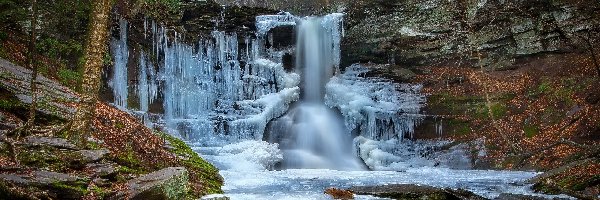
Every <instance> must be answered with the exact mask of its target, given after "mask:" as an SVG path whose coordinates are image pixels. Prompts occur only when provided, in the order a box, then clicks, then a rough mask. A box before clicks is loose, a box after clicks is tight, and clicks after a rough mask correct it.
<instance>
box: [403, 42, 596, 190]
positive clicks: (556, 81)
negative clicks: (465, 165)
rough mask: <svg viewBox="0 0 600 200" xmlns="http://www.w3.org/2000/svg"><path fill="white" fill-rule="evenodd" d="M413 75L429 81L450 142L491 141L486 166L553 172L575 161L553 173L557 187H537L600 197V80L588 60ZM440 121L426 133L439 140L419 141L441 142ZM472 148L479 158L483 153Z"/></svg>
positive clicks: (546, 58) (561, 58)
mask: <svg viewBox="0 0 600 200" xmlns="http://www.w3.org/2000/svg"><path fill="white" fill-rule="evenodd" d="M414 71H416V72H418V73H417V74H418V75H417V76H416V77H415V79H414V80H413V82H415V83H422V84H424V88H423V92H424V93H426V94H427V95H428V100H427V105H426V107H425V114H429V115H433V116H436V118H435V120H434V121H435V122H436V123H442V124H443V131H442V135H443V137H445V138H450V139H454V140H456V141H463V142H472V141H476V140H483V141H484V144H485V151H486V152H485V156H484V157H483V158H481V159H482V160H485V162H482V163H487V166H479V167H482V168H496V169H535V170H541V171H548V170H552V169H555V168H557V166H564V165H567V164H570V165H571V167H570V168H569V169H562V170H553V171H552V172H553V173H554V175H553V176H551V177H550V176H548V177H545V178H546V179H544V180H545V181H546V182H548V181H549V182H548V183H551V184H546V186H548V187H541V186H539V187H538V189H539V190H543V191H545V192H550V193H552V192H556V189H557V187H554V186H558V188H563V189H565V188H566V189H567V190H570V191H576V192H578V193H581V194H582V195H584V196H583V197H590V196H592V197H597V196H598V194H599V192H600V159H599V157H600V156H599V155H598V154H599V153H600V151H599V150H600V149H599V148H598V147H599V145H600V78H598V76H599V75H598V74H597V73H596V68H595V66H594V64H593V62H592V60H591V57H590V56H589V55H587V54H581V53H569V54H548V55H538V56H535V57H529V58H522V59H519V60H518V61H517V63H515V66H514V69H513V70H505V71H487V70H482V69H481V68H478V67H477V66H456V64H448V65H443V66H439V65H436V66H424V67H418V68H416V69H414ZM436 123H429V124H430V125H429V126H425V127H421V128H420V129H421V132H423V133H430V134H435V136H434V135H427V134H425V135H421V136H418V135H417V137H421V138H432V137H437V133H436V131H435V126H434V124H436ZM432 124H433V125H432ZM471 144H472V143H471ZM471 148H472V155H474V157H475V155H478V154H479V152H477V151H479V149H478V148H475V147H474V146H473V145H472V147H471ZM480 155H481V154H480ZM538 182H540V181H539V180H538ZM542 182H543V181H542ZM550 186H552V187H550ZM563 192H564V191H563ZM586 195H589V196H586Z"/></svg>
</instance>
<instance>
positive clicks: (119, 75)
mask: <svg viewBox="0 0 600 200" xmlns="http://www.w3.org/2000/svg"><path fill="white" fill-rule="evenodd" d="M127 25H128V23H127V21H125V20H124V19H123V18H120V19H119V28H120V34H119V38H118V39H114V38H113V40H112V41H111V50H112V52H113V58H114V61H115V65H114V66H113V76H112V78H111V80H110V82H109V85H110V87H111V88H112V89H113V95H114V98H115V101H114V103H115V105H116V106H117V107H119V108H120V109H123V110H124V109H127V95H128V80H127V63H128V60H129V48H128V47H127Z"/></svg>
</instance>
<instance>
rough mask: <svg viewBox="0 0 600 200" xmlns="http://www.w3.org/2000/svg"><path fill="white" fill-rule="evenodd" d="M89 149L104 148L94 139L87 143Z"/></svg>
mask: <svg viewBox="0 0 600 200" xmlns="http://www.w3.org/2000/svg"><path fill="white" fill-rule="evenodd" d="M86 147H87V149H91V150H99V149H102V146H100V144H98V143H97V142H94V141H88V142H87V144H86Z"/></svg>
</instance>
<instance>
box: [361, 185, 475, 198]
mask: <svg viewBox="0 0 600 200" xmlns="http://www.w3.org/2000/svg"><path fill="white" fill-rule="evenodd" d="M350 190H352V191H354V193H355V194H360V195H372V196H376V197H384V198H392V199H439V200H444V199H461V200H480V199H481V200H483V199H485V198H483V197H481V196H478V195H476V194H474V193H472V192H470V191H466V190H460V189H459V190H452V189H441V188H436V187H431V186H424V185H411V184H396V185H382V186H358V187H352V188H350Z"/></svg>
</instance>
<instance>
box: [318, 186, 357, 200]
mask: <svg viewBox="0 0 600 200" xmlns="http://www.w3.org/2000/svg"><path fill="white" fill-rule="evenodd" d="M325 194H328V195H329V196H331V197H333V199H354V194H353V193H352V191H351V190H342V189H337V188H327V189H326V190H325Z"/></svg>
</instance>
